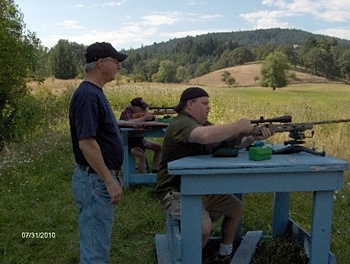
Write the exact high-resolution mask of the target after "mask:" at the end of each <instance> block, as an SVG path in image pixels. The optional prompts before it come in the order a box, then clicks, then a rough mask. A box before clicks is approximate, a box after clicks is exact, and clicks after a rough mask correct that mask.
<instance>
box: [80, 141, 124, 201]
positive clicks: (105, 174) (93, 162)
mask: <svg viewBox="0 0 350 264" xmlns="http://www.w3.org/2000/svg"><path fill="white" fill-rule="evenodd" d="M79 148H80V149H81V151H82V152H83V154H84V157H85V159H86V161H87V162H88V163H89V165H90V166H91V167H92V168H93V169H94V171H96V173H97V174H98V176H100V177H101V178H102V179H103V180H104V182H105V184H106V187H107V190H108V193H109V194H110V196H111V203H113V204H117V203H119V202H120V201H121V199H122V198H123V190H122V188H121V187H120V186H119V185H118V184H117V183H116V182H115V181H114V180H113V177H112V174H111V172H110V171H109V169H108V168H107V166H106V164H105V162H104V160H103V156H102V153H101V149H100V146H99V145H98V143H97V141H96V139H95V138H93V137H87V138H83V139H81V140H80V141H79Z"/></svg>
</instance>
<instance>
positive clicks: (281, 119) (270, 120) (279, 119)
mask: <svg viewBox="0 0 350 264" xmlns="http://www.w3.org/2000/svg"><path fill="white" fill-rule="evenodd" d="M290 122H292V116H291V115H284V116H279V117H273V118H267V119H265V118H264V117H263V116H260V119H255V120H250V123H252V124H261V123H290Z"/></svg>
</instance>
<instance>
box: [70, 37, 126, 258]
mask: <svg viewBox="0 0 350 264" xmlns="http://www.w3.org/2000/svg"><path fill="white" fill-rule="evenodd" d="M85 58H86V65H85V71H86V77H85V80H84V81H83V82H82V83H81V84H80V85H79V87H78V88H77V89H76V91H75V92H74V94H73V96H72V98H71V102H70V106H69V124H70V131H71V137H72V144H73V152H74V157H75V161H76V166H75V169H74V173H73V178H72V190H73V196H74V199H75V201H76V203H77V206H78V209H79V244H80V264H95V263H99V264H100V263H101V264H102V263H103V264H108V263H109V256H110V246H111V234H112V223H113V215H114V209H115V206H116V205H117V204H118V203H119V202H120V201H121V200H122V198H123V190H122V187H121V181H120V179H119V172H120V170H121V166H122V164H123V155H124V153H123V144H122V137H121V134H120V130H119V127H118V125H117V122H116V119H115V116H114V114H113V111H112V109H111V107H110V105H109V102H108V101H107V98H106V96H105V94H104V92H103V87H104V85H105V84H106V83H108V82H111V81H113V80H114V78H115V75H116V74H117V72H118V70H119V69H120V63H121V62H122V61H124V60H125V59H126V58H127V55H125V54H122V53H119V52H117V50H115V49H114V48H113V46H112V45H111V44H110V43H106V42H100V43H99V42H96V43H94V44H92V45H90V46H89V47H88V48H87V49H86V53H85Z"/></svg>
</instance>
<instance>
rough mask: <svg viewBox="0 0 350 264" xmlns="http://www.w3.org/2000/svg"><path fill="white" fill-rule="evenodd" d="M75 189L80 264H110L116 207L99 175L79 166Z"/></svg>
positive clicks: (75, 175)
mask: <svg viewBox="0 0 350 264" xmlns="http://www.w3.org/2000/svg"><path fill="white" fill-rule="evenodd" d="M114 177H115V181H116V182H117V183H118V184H119V185H120V184H121V183H120V181H119V179H118V178H117V177H116V176H114ZM72 190H73V196H74V199H75V201H76V203H77V206H78V209H79V244H80V264H108V263H109V256H110V247H111V235H112V225H113V218H114V217H113V216H114V209H115V206H114V205H112V204H111V203H110V201H111V197H110V195H109V193H108V191H107V188H106V185H105V183H104V181H103V180H102V179H101V178H100V177H99V176H98V175H97V174H94V173H88V172H87V171H84V170H82V169H80V168H79V167H78V166H76V167H75V169H74V173H73V178H72Z"/></svg>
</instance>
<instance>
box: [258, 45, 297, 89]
mask: <svg viewBox="0 0 350 264" xmlns="http://www.w3.org/2000/svg"><path fill="white" fill-rule="evenodd" d="M289 69H290V65H289V62H288V58H287V56H286V55H284V54H283V53H282V52H280V51H276V52H273V53H271V54H270V55H268V56H267V57H266V59H265V61H264V63H263V64H262V66H261V85H262V86H263V87H272V89H273V90H275V89H276V88H277V87H278V88H280V87H285V86H286V85H287V78H288V77H287V73H288V70H289Z"/></svg>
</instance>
